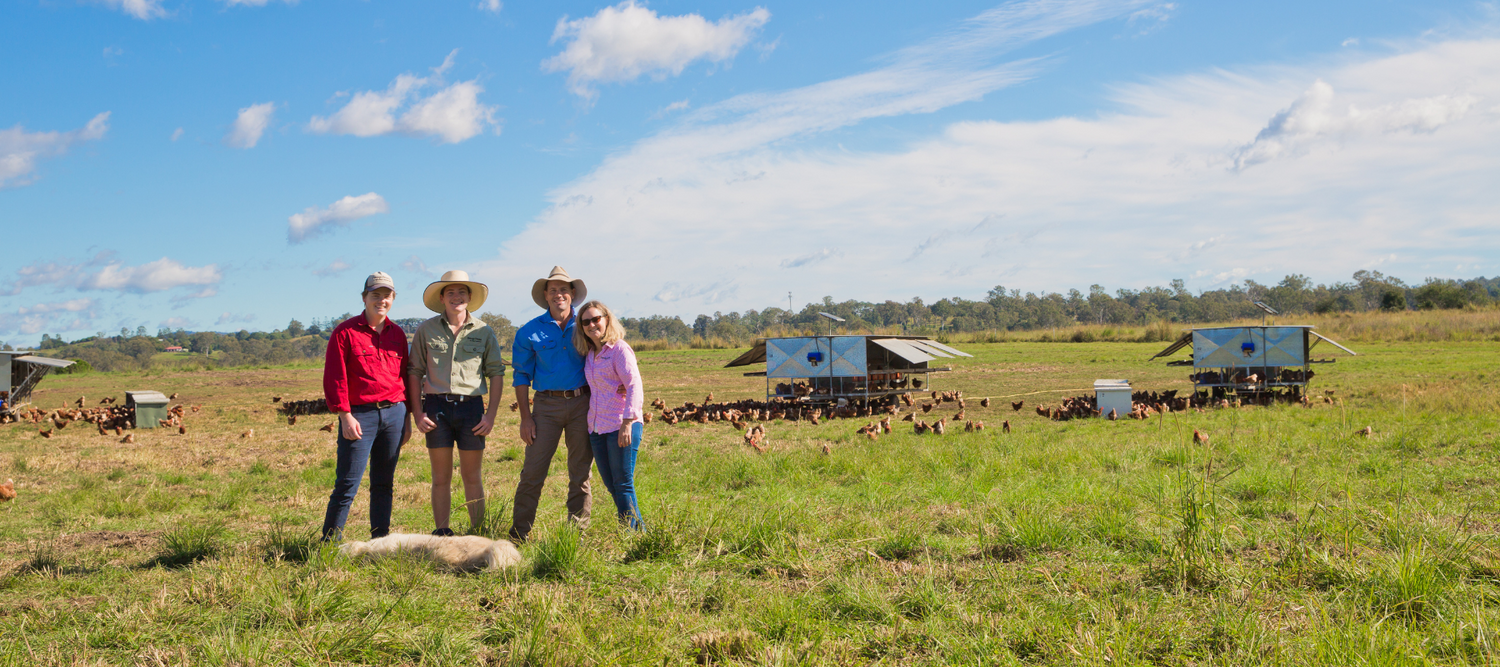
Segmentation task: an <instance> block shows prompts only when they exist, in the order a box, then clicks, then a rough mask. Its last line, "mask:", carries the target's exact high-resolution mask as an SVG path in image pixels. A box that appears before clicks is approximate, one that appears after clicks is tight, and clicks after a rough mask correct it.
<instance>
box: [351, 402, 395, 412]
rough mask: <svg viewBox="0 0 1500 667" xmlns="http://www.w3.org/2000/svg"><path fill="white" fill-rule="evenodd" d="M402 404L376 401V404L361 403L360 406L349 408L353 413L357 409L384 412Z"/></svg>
mask: <svg viewBox="0 0 1500 667" xmlns="http://www.w3.org/2000/svg"><path fill="white" fill-rule="evenodd" d="M400 402H401V401H375V402H374V403H360V404H359V405H351V406H349V410H350V411H351V412H352V411H353V410H354V409H355V408H363V409H365V410H384V409H386V408H389V407H391V406H393V405H395V404H397V403H400Z"/></svg>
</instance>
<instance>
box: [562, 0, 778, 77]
mask: <svg viewBox="0 0 1500 667" xmlns="http://www.w3.org/2000/svg"><path fill="white" fill-rule="evenodd" d="M769 20H771V12H769V11H766V9H765V8H763V7H756V8H755V9H754V10H751V11H749V12H746V13H744V14H740V15H738V16H729V17H725V18H723V19H720V20H718V21H709V20H708V19H705V18H703V17H702V16H700V15H698V14H684V15H681V16H660V15H658V14H657V13H656V12H655V11H652V10H651V9H648V8H647V7H646V6H645V5H642V4H639V3H637V2H635V0H626V1H625V2H622V3H620V4H618V5H615V6H613V7H605V8H604V9H601V10H599V11H598V13H596V14H594V15H593V16H588V17H584V18H581V19H574V20H571V21H570V20H568V17H566V16H564V17H563V18H561V19H559V20H558V21H557V28H556V29H555V30H554V31H553V32H552V41H553V42H554V43H555V42H558V41H564V42H566V43H567V46H565V47H563V51H562V53H559V54H557V55H555V56H552V57H551V58H548V59H547V60H546V61H544V62H543V63H542V69H544V70H546V71H548V72H567V73H568V89H569V90H571V91H573V94H575V95H578V96H579V97H582V98H584V99H588V100H592V99H594V97H595V96H596V95H597V94H598V92H597V91H596V90H595V89H594V84H597V83H601V82H611V81H633V80H635V79H638V78H640V77H642V76H647V75H650V76H652V77H655V78H658V79H661V78H665V77H667V76H677V75H679V74H682V70H683V69H685V68H686V67H687V66H688V65H689V64H691V63H693V62H694V61H697V60H707V61H709V62H714V63H719V62H724V61H726V60H729V59H731V58H733V57H734V56H735V54H737V53H739V52H740V49H742V48H744V47H745V45H746V44H749V43H750V40H751V39H752V38H753V37H754V36H755V32H756V31H757V30H759V29H760V28H761V26H764V25H765V24H766V22H767V21H769Z"/></svg>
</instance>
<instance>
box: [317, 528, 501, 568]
mask: <svg viewBox="0 0 1500 667" xmlns="http://www.w3.org/2000/svg"><path fill="white" fill-rule="evenodd" d="M339 553H341V554H343V555H345V556H348V557H350V558H366V559H371V560H374V559H380V558H390V557H392V556H400V555H403V554H410V555H413V556H417V557H420V558H425V559H427V560H430V561H432V562H433V563H436V564H438V565H440V566H442V567H444V568H447V569H450V570H454V571H457V572H478V571H479V570H486V569H488V570H498V569H500V568H503V567H510V566H511V565H515V564H516V563H519V562H521V552H519V551H516V545H514V544H511V543H510V542H509V541H507V540H491V539H488V538H484V537H480V536H478V535H461V536H455V537H438V536H436V535H402V534H399V533H398V534H395V535H386V536H385V537H380V538H376V539H373V540H370V541H369V542H346V543H344V544H343V545H342V546H340V547H339Z"/></svg>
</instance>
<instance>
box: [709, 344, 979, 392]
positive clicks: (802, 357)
mask: <svg viewBox="0 0 1500 667" xmlns="http://www.w3.org/2000/svg"><path fill="white" fill-rule="evenodd" d="M970 356H973V355H971V354H968V353H966V352H962V351H959V350H956V349H954V348H952V347H949V346H947V345H944V344H942V343H939V342H937V341H935V340H932V339H929V338H927V337H925V336H875V335H868V336H792V337H786V338H762V339H759V340H756V341H755V345H754V346H753V347H751V348H750V350H749V351H747V352H745V353H744V354H742V355H740V356H739V357H737V358H735V360H734V361H731V362H729V363H728V364H726V365H725V366H724V367H725V368H735V367H739V366H749V365H752V364H759V363H764V364H765V365H766V370H764V371H754V372H749V373H745V375H746V376H750V377H759V376H764V377H765V378H766V399H767V400H770V399H774V398H779V399H783V400H791V401H801V402H806V403H832V402H835V401H837V400H838V399H841V398H843V399H848V400H849V401H851V402H852V401H865V402H868V401H871V400H876V399H881V398H884V397H888V396H895V395H897V394H908V393H914V392H919V391H930V390H931V389H932V385H931V382H930V381H929V379H930V375H931V374H932V373H939V372H943V371H948V370H952V369H949V368H933V367H931V366H929V365H928V364H929V362H932V361H934V360H936V359H939V358H950V359H951V358H954V357H970ZM773 380H784V382H777V383H775V384H774V385H773V384H772V382H773Z"/></svg>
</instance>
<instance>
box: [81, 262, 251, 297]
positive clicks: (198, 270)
mask: <svg viewBox="0 0 1500 667" xmlns="http://www.w3.org/2000/svg"><path fill="white" fill-rule="evenodd" d="M222 280H224V272H223V271H220V270H219V267H218V266H217V265H214V264H208V265H206V266H184V265H183V264H182V263H181V262H178V261H177V260H174V259H170V258H167V257H163V258H161V259H158V260H156V261H154V262H147V263H145V264H142V265H140V266H126V265H125V264H123V263H119V262H116V263H112V264H109V265H107V266H105V267H104V268H103V269H100V270H99V272H97V273H95V274H93V275H90V276H87V277H86V278H84V279H83V281H82V282H81V283H80V285H79V289H100V290H119V291H122V292H131V293H135V294H146V293H149V292H160V291H163V290H169V289H173V288H176V287H187V286H204V287H205V289H209V290H211V289H213V286H215V285H218V284H219V282H220V281H222ZM200 295H201V296H211V295H212V293H202V292H200Z"/></svg>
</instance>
